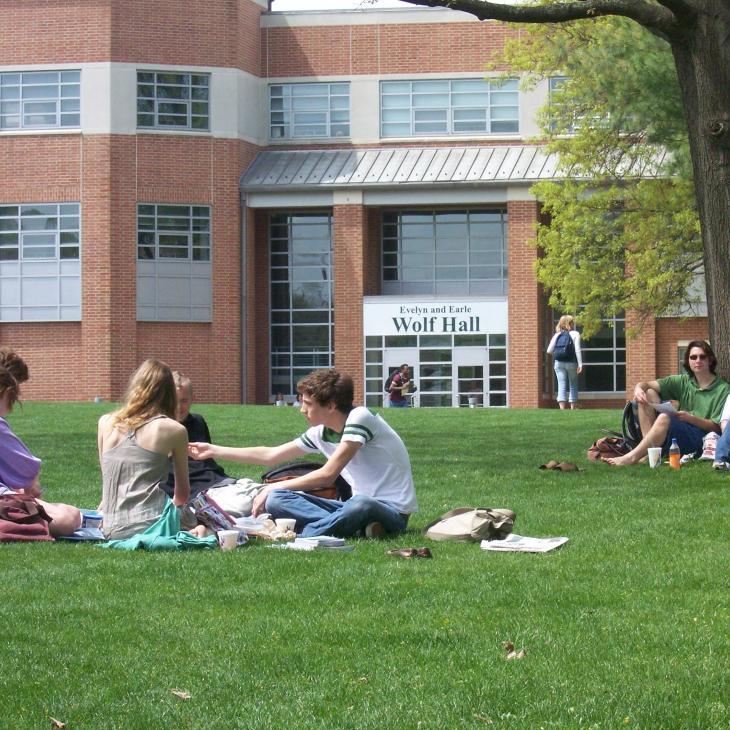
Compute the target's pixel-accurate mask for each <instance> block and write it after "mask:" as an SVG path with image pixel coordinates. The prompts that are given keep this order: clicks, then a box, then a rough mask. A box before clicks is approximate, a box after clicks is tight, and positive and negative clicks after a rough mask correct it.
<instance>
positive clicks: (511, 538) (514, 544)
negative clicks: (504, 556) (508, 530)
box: [481, 533, 568, 553]
mask: <svg viewBox="0 0 730 730" xmlns="http://www.w3.org/2000/svg"><path fill="white" fill-rule="evenodd" d="M566 542H568V538H567V537H523V536H522V535H515V534H514V533H512V534H511V535H507V537H505V538H504V540H482V542H481V548H482V550H493V551H494V552H497V553H547V552H550V550H555V548H558V547H560V546H561V545H564V544H565V543H566Z"/></svg>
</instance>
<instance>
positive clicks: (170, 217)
mask: <svg viewBox="0 0 730 730" xmlns="http://www.w3.org/2000/svg"><path fill="white" fill-rule="evenodd" d="M210 218H211V215H210V206H207V205H164V204H148V203H142V204H139V205H138V206H137V318H138V319H140V320H152V321H182V322H188V321H193V322H209V321H210V319H211V314H212V285H211V274H212V271H211V263H210V259H211V221H210Z"/></svg>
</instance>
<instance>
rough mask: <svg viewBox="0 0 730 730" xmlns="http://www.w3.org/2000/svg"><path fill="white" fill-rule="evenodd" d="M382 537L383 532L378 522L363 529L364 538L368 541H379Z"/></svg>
mask: <svg viewBox="0 0 730 730" xmlns="http://www.w3.org/2000/svg"><path fill="white" fill-rule="evenodd" d="M384 535H385V530H384V529H383V526H382V525H381V524H380V523H379V522H371V523H370V524H369V525H368V526H367V527H366V528H365V537H367V539H368V540H379V539H380V538H381V537H383V536H384Z"/></svg>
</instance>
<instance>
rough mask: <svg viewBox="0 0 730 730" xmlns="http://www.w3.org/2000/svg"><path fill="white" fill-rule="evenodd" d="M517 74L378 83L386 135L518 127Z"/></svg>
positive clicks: (505, 130) (498, 130)
mask: <svg viewBox="0 0 730 730" xmlns="http://www.w3.org/2000/svg"><path fill="white" fill-rule="evenodd" d="M519 127H520V124H519V91H518V88H517V80H516V79H508V80H506V81H486V80H484V79H433V80H423V81H382V82H381V83H380V134H381V136H382V137H426V136H430V135H435V134H500V133H513V132H519Z"/></svg>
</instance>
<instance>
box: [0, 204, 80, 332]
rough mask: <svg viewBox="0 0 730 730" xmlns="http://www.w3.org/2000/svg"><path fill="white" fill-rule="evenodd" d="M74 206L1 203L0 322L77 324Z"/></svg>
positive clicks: (76, 214) (77, 259)
mask: <svg viewBox="0 0 730 730" xmlns="http://www.w3.org/2000/svg"><path fill="white" fill-rule="evenodd" d="M79 207H80V206H79V204H78V203H34V204H18V205H5V204H0V320H2V321H4V322H18V321H26V320H36V321H57V320H79V319H81V261H80V254H81V228H80V216H79Z"/></svg>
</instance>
